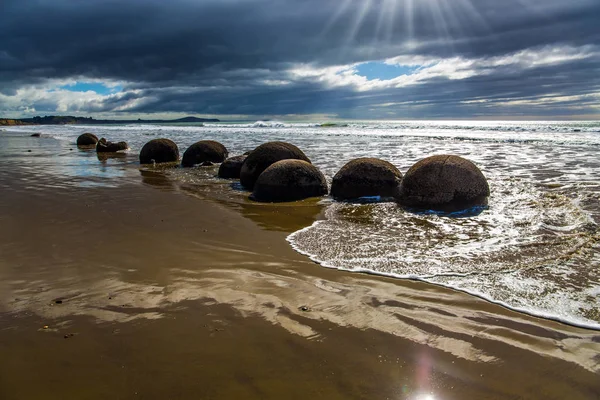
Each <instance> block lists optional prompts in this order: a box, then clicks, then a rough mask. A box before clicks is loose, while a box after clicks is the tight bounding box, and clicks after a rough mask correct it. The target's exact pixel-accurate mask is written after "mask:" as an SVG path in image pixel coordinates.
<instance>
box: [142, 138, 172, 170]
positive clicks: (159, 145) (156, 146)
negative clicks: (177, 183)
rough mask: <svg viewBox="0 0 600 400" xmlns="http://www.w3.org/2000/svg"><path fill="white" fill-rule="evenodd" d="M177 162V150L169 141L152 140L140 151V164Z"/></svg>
mask: <svg viewBox="0 0 600 400" xmlns="http://www.w3.org/2000/svg"><path fill="white" fill-rule="evenodd" d="M178 160H179V149H178V148H177V145H176V144H175V142H173V141H172V140H169V139H153V140H151V141H149V142H148V143H146V144H145V145H144V147H142V151H140V164H152V163H153V162H155V163H157V164H158V163H166V162H176V161H178Z"/></svg>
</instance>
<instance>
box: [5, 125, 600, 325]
mask: <svg viewBox="0 0 600 400" xmlns="http://www.w3.org/2000/svg"><path fill="white" fill-rule="evenodd" d="M33 132H38V133H41V134H42V137H41V138H39V139H33V138H32V140H31V141H30V142H29V143H28V146H29V147H30V148H8V147H6V146H4V147H2V148H0V156H1V157H3V158H4V160H3V164H4V165H5V166H7V165H8V166H10V163H11V162H12V163H19V168H20V169H21V170H22V171H28V173H26V174H25V175H23V176H22V178H21V179H23V180H26V181H27V185H26V186H24V187H26V189H27V190H31V192H32V193H35V190H36V189H40V187H39V186H40V185H42V184H43V180H40V179H36V176H41V175H44V174H50V175H52V176H54V177H56V176H58V177H62V178H63V179H62V180H61V182H63V183H62V184H61V185H64V186H65V187H73V186H75V187H79V186H83V187H88V186H106V187H113V186H118V185H120V184H121V183H123V182H125V181H132V180H138V181H139V180H140V179H141V180H147V179H148V176H149V174H152V173H153V171H149V170H148V169H146V170H144V171H142V176H141V177H140V172H139V165H138V164H137V154H138V153H139V150H140V149H141V147H142V146H143V145H144V143H146V142H147V141H149V140H151V139H153V138H158V137H165V138H169V139H171V140H173V141H175V142H176V143H177V144H178V145H179V147H180V151H181V153H182V154H183V151H185V149H186V148H187V146H189V145H190V144H192V143H194V142H196V141H198V140H204V139H211V140H217V141H219V142H221V143H223V144H224V145H225V146H226V147H227V148H228V149H229V153H230V156H233V155H238V154H242V153H243V152H245V151H248V150H252V149H253V148H254V147H256V146H257V145H259V144H261V143H264V142H267V141H273V140H282V141H287V142H290V143H293V144H295V145H297V146H298V147H299V148H301V149H302V150H303V151H304V152H305V153H306V154H307V156H308V157H309V158H310V159H311V160H312V162H313V164H314V165H316V166H317V167H318V168H320V169H321V170H322V171H323V173H324V174H325V176H326V177H327V179H328V181H329V183H330V182H331V179H332V178H333V176H334V175H335V173H336V172H337V171H338V170H339V169H340V168H341V167H342V166H343V165H344V164H345V163H346V162H348V161H350V160H352V159H354V158H358V157H376V158H381V159H384V160H387V161H389V162H391V163H393V164H394V165H396V166H397V167H398V168H399V169H400V171H402V173H406V171H407V170H408V169H409V168H410V166H411V165H413V164H414V163H415V162H417V161H418V160H420V159H422V158H425V157H427V156H431V155H435V154H456V155H460V156H462V157H465V158H468V159H469V160H471V161H473V162H474V163H475V164H476V165H477V166H478V167H479V168H480V169H481V170H482V172H483V173H484V175H485V176H486V177H487V179H488V181H489V184H490V189H491V196H490V199H489V206H488V207H487V208H486V209H484V210H477V212H464V213H454V214H443V213H436V212H427V211H415V210H405V209H403V208H402V207H400V206H399V205H397V204H396V203H394V202H393V201H389V199H365V201H363V202H354V203H345V202H336V201H333V200H332V199H330V198H323V199H321V200H319V201H318V206H319V207H320V210H321V212H320V213H319V215H318V216H317V215H315V218H314V219H313V220H311V221H307V223H306V224H305V226H302V227H299V229H298V230H296V231H295V232H293V233H291V234H290V235H289V237H288V242H289V243H290V245H291V246H292V247H293V248H294V249H296V250H297V251H298V252H300V253H302V254H305V255H307V256H309V257H310V258H311V259H312V260H314V261H315V262H317V263H319V264H320V265H322V266H323V267H328V268H336V269H342V270H349V271H356V272H361V273H370V274H379V275H385V276H390V277H395V278H398V279H413V280H420V281H425V282H429V283H432V284H436V285H442V286H445V287H449V288H453V289H456V290H460V291H464V292H467V293H470V294H472V295H474V296H478V297H480V298H484V299H486V300H488V301H490V302H494V303H497V304H501V305H503V306H505V307H507V308H510V309H514V310H517V311H520V312H524V313H528V314H531V315H535V316H539V317H542V318H548V319H553V320H557V321H561V322H564V323H568V324H572V325H577V326H581V327H587V328H593V329H600V230H599V226H598V224H599V223H600V201H599V200H600V160H599V157H598V151H599V150H600V122H581V121H577V122H555V121H552V122H548V121H536V122H527V121H518V122H497V121H364V122H356V121H352V122H340V123H339V124H338V126H333V127H322V126H320V125H319V124H318V123H287V122H276V121H258V122H253V123H235V124H229V123H207V124H204V125H203V126H199V125H114V126H113V125H110V126H108V125H94V126H81V125H77V126H73V125H66V126H22V127H10V128H8V127H7V128H4V130H3V131H0V136H1V135H20V136H23V135H29V134H31V133H33ZM83 132H92V133H94V134H96V135H97V136H98V137H106V138H107V139H109V140H113V141H120V140H125V141H127V142H128V143H129V145H130V150H129V151H128V152H127V153H126V154H125V155H123V156H121V157H116V158H108V159H102V158H96V156H95V154H93V152H92V153H89V152H81V151H79V150H78V149H77V148H76V146H75V144H74V143H75V139H76V138H77V136H79V135H80V134H81V133H83ZM42 142H43V143H44V145H43V146H41V145H37V144H36V143H42ZM28 150H32V151H31V153H29V152H28ZM156 172H157V173H161V174H166V175H167V176H168V177H169V179H171V180H172V182H173V184H174V185H179V186H180V187H183V188H184V189H185V190H183V192H184V193H192V194H197V195H199V196H202V197H207V198H213V199H215V200H216V201H222V202H228V203H233V204H247V203H249V202H250V200H248V199H247V196H248V193H247V192H245V191H243V188H241V187H240V186H239V184H236V183H235V182H231V181H224V180H221V179H218V178H217V177H216V176H215V172H216V169H215V168H201V169H193V170H185V169H181V168H177V169H170V170H157V171H156ZM2 173H3V172H2V171H0V174H2ZM54 182H56V180H54ZM61 185H57V187H55V188H54V189H55V190H60V188H61ZM1 189H2V190H10V189H11V186H10V184H5V187H2V188H1ZM44 189H45V190H47V189H48V188H44ZM314 205H315V201H314V200H307V201H303V202H298V203H295V204H294V205H293V206H294V207H312V206H314ZM271 207H273V208H274V209H277V208H278V207H280V208H282V209H283V207H290V205H289V204H288V205H272V206H271Z"/></svg>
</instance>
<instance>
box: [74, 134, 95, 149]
mask: <svg viewBox="0 0 600 400" xmlns="http://www.w3.org/2000/svg"><path fill="white" fill-rule="evenodd" d="M96 143H98V137H97V136H96V135H94V134H93V133H84V134H83V135H80V136H79V137H78V138H77V146H95V145H96Z"/></svg>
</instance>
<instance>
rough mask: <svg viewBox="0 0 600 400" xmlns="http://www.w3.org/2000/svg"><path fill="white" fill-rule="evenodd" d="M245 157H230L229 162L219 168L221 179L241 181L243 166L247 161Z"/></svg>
mask: <svg viewBox="0 0 600 400" xmlns="http://www.w3.org/2000/svg"><path fill="white" fill-rule="evenodd" d="M246 157H247V156H245V155H241V156H235V157H229V158H228V159H227V160H225V161H223V163H222V164H221V166H220V167H219V173H218V175H219V178H225V179H239V178H240V171H241V170H242V165H243V164H244V161H245V160H246Z"/></svg>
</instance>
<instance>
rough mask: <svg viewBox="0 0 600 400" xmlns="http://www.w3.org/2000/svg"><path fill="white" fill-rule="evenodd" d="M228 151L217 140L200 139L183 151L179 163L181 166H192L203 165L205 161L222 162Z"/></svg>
mask: <svg viewBox="0 0 600 400" xmlns="http://www.w3.org/2000/svg"><path fill="white" fill-rule="evenodd" d="M228 155H229V152H228V151H227V149H226V148H225V146H223V145H222V144H221V143H219V142H215V141H214V140H201V141H199V142H196V143H194V144H193V145H191V146H190V147H188V149H187V150H186V151H185V153H183V159H182V160H181V165H182V166H183V167H193V166H194V165H198V164H200V165H204V164H205V163H207V162H210V163H211V164H209V165H212V163H222V162H223V161H225V159H226V158H227V156H228Z"/></svg>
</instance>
